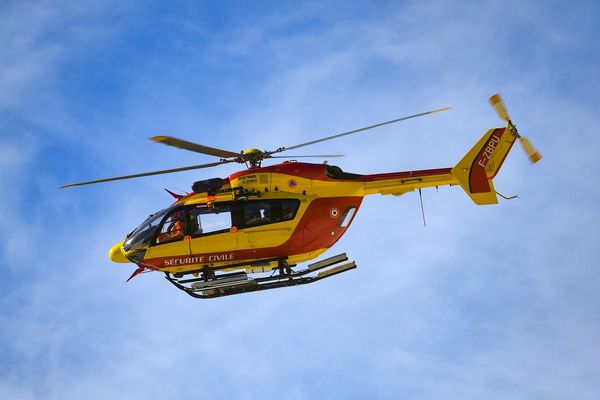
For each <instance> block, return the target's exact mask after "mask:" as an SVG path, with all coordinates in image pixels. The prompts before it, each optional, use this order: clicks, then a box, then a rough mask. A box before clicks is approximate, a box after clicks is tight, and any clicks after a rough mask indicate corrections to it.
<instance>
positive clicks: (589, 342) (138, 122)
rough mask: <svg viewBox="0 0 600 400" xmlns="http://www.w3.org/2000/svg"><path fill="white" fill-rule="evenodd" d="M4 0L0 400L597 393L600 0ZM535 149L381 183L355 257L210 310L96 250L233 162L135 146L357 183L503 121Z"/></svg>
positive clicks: (447, 159) (0, 9)
mask: <svg viewBox="0 0 600 400" xmlns="http://www.w3.org/2000/svg"><path fill="white" fill-rule="evenodd" d="M122 3H123V2H117V1H103V2H95V1H73V2H71V1H51V0H50V1H5V2H2V4H1V5H0V37H2V41H1V46H0V67H1V68H0V181H1V183H2V189H1V190H0V204H1V205H2V209H3V212H2V213H0V228H1V229H2V231H3V232H5V235H4V240H3V241H0V268H1V271H2V280H1V281H0V290H1V293H2V294H1V295H0V310H1V311H0V398H7V399H8V398H10V399H37V398H44V399H71V398H73V399H74V398H90V399H95V398H97V399H106V398H114V399H120V398H123V399H138V398H139V399H143V398H149V397H161V398H166V399H170V398H177V399H187V398H194V399H197V398H213V399H221V398H223V399H224V398H228V399H229V398H242V399H254V398H274V397H277V398H285V399H313V398H348V399H353V398H356V399H362V398H378V399H397V398H407V399H413V398H414V399H423V398H450V399H481V398H487V399H505V398H511V399H564V398H578V399H594V398H597V396H598V393H599V392H600V384H599V382H600V373H599V372H598V368H597V366H598V365H597V364H598V359H600V350H599V349H600V343H599V338H600V318H599V310H600V284H599V283H598V279H597V277H598V273H599V272H600V271H599V269H600V268H599V267H600V262H599V261H600V260H599V257H598V253H597V250H596V247H597V244H598V240H599V238H600V235H599V234H600V232H599V228H598V225H597V222H598V216H599V206H598V204H600V193H599V190H598V184H597V178H594V176H595V175H596V173H595V172H596V171H597V170H598V168H599V167H600V165H599V164H600V163H599V157H598V154H597V151H598V149H599V148H600V140H599V139H598V134H597V132H596V129H597V126H598V122H597V120H598V119H597V112H598V106H599V105H600V104H599V103H598V95H597V94H598V92H599V91H600V82H599V74H598V72H597V70H598V67H597V66H598V64H599V61H600V57H599V51H598V46H597V44H596V41H597V40H596V39H597V37H598V34H599V33H600V26H599V25H598V22H597V16H598V15H599V12H600V9H599V7H598V5H597V4H596V2H593V1H574V2H571V3H569V4H568V5H567V4H566V3H564V2H554V1H552V2H544V1H526V2H521V1H505V2H501V3H499V2H494V1H484V2H478V4H466V3H465V4H456V3H455V2H449V1H428V2H422V1H406V2H401V1H398V2H396V1H386V0H379V1H375V0H374V1H364V2H363V1H355V2H302V3H301V4H298V2H269V1H260V2H252V5H250V2H227V1H222V2H216V1H213V2H211V1H206V2H193V1H178V2H160V1H146V2H142V1H131V2H126V3H127V4H126V5H123V4H122ZM497 91H499V92H501V93H502V94H503V97H504V99H505V101H506V104H507V106H508V108H509V111H510V113H511V116H512V117H513V119H514V120H515V122H516V123H517V124H518V125H519V128H520V131H521V132H522V133H524V134H525V135H527V136H529V137H530V138H531V139H532V140H533V142H534V143H535V144H536V145H537V147H538V148H539V149H540V151H541V153H542V154H543V156H544V159H543V160H542V161H541V162H540V163H539V164H536V165H534V166H531V165H529V163H528V161H527V159H526V157H525V155H524V154H523V153H522V152H521V150H520V149H518V148H517V149H516V150H514V151H513V152H512V153H511V155H510V156H509V159H508V160H507V161H506V163H505V165H504V167H503V170H502V171H501V173H500V175H499V176H498V178H497V179H496V181H495V185H496V189H497V190H498V191H500V192H502V193H504V194H506V195H513V194H518V195H519V197H520V199H519V200H513V201H502V202H501V203H500V204H499V205H498V206H489V207H476V206H475V205H473V204H472V203H471V202H470V200H469V199H468V198H467V196H466V195H465V194H464V193H462V191H461V190H460V189H459V188H455V187H453V188H447V187H444V188H440V189H439V191H438V192H436V191H435V190H426V191H424V204H425V211H426V217H427V222H428V224H427V227H426V228H425V227H423V225H422V222H421V213H420V208H419V200H418V196H417V195H416V194H414V193H411V194H408V195H406V196H403V197H401V198H394V197H382V196H372V197H369V198H367V199H365V202H364V203H363V207H362V208H361V210H360V212H359V213H358V215H357V218H356V219H355V221H354V223H353V225H352V228H351V229H350V230H349V231H348V233H347V234H346V236H345V237H344V238H343V239H342V240H341V241H340V242H339V243H338V244H337V245H336V247H335V248H334V249H332V250H330V251H329V252H328V253H326V254H327V255H334V254H337V253H340V252H347V253H348V254H349V256H350V257H351V258H352V259H354V260H356V262H357V264H358V269H356V270H354V271H352V272H349V273H346V274H343V275H340V276H337V277H336V278H334V279H331V280H328V281H323V282H320V283H317V284H315V285H309V286H307V287H298V288H289V289H282V290H275V291H268V292H263V293H254V294H249V295H243V296H233V297H228V298H223V299H216V300H211V301H198V300H194V299H192V298H190V297H188V296H185V295H184V294H182V293H180V292H178V291H177V290H176V289H175V288H173V287H172V286H171V285H169V284H168V283H167V282H166V281H165V280H164V278H163V277H162V276H161V275H160V274H147V275H143V276H141V277H138V278H136V279H135V280H134V281H132V282H130V283H128V284H125V283H124V281H125V279H126V278H127V277H128V276H129V275H130V274H131V272H132V270H133V267H132V266H126V267H124V266H123V265H117V264H112V263H111V262H110V261H109V260H108V258H107V251H108V249H109V248H110V246H111V245H112V244H113V243H115V242H117V241H119V240H121V238H122V237H123V235H124V234H125V233H126V232H129V231H130V230H131V229H132V228H133V227H135V226H136V225H137V224H139V223H140V222H141V221H142V220H143V219H144V218H145V216H146V215H148V214H149V213H151V212H153V211H156V210H158V209H160V208H163V207H164V206H166V205H168V204H169V203H170V201H171V199H170V197H169V196H168V195H167V194H166V193H165V192H164V191H163V190H162V189H163V188H165V187H166V188H169V189H171V190H188V188H189V186H190V184H191V183H192V182H193V181H195V180H198V179H205V178H210V177H215V176H220V177H224V176H227V175H228V174H230V173H232V172H234V171H235V170H236V169H237V168H238V167H237V166H232V165H226V166H223V167H221V168H219V169H214V170H204V171H196V172H186V173H180V174H174V175H169V176H159V177H149V178H146V179H140V180H136V181H130V182H114V183H110V184H105V185H103V186H100V185H98V186H92V187H82V188H75V189H71V190H58V189H57V187H58V186H59V185H62V184H66V183H71V182H75V181H81V180H86V179H94V178H101V177H106V176H114V175H122V174H129V173H136V172H142V171H147V170H157V169H164V168H174V167H178V166H184V165H191V164H199V163H204V162H210V161H213V160H212V159H210V158H209V157H208V156H206V157H204V156H199V155H196V154H193V153H188V152H184V151H180V150H178V149H174V148H169V147H166V146H161V145H158V144H155V143H153V142H151V141H149V140H148V139H147V138H148V137H150V136H154V135H157V134H169V135H172V136H177V137H181V138H184V139H188V140H192V141H196V142H199V143H203V144H206V145H209V146H215V147H221V148H226V149H231V150H234V151H237V150H240V149H242V148H248V147H258V148H261V149H274V148H276V147H279V146H286V145H287V146H289V145H294V144H297V143H301V142H304V141H308V140H312V139H314V138H317V137H321V136H326V135H330V134H334V133H337V132H339V131H343V130H348V129H353V128H357V127H360V126H364V125H369V124H371V123H374V122H378V121H382V120H386V119H392V118H396V117H399V116H402V115H407V114H412V113H417V112H421V111H425V110H429V109H433V108H438V107H442V106H451V107H453V110H452V111H448V112H445V113H441V114H437V115H434V116H431V117H426V118H421V119H419V120H412V121H407V122H406V123H403V124H399V125H395V126H389V127H384V128H381V129H379V130H378V131H376V132H375V131H371V132H368V133H364V134H363V135H356V136H354V137H348V138H344V139H340V140H338V141H332V142H327V143H323V144H321V145H318V146H316V147H313V148H310V151H309V150H308V148H307V153H315V152H317V153H323V154H330V153H334V154H335V153H343V154H346V155H347V157H345V158H344V159H340V160H336V164H338V165H340V166H341V167H342V168H344V169H345V170H348V171H352V172H358V173H377V172H387V171H401V170H409V169H421V168H436V167H448V166H452V165H454V164H455V163H456V162H457V161H458V160H459V158H460V157H461V156H462V155H463V154H464V152H465V151H466V150H467V149H468V148H469V147H470V146H471V145H472V144H473V143H474V142H475V141H476V140H477V139H478V138H479V137H480V136H481V134H482V133H483V132H484V131H485V130H487V129H488V128H491V127H497V126H500V122H499V120H498V118H497V116H496V114H495V113H494V111H493V110H492V109H491V108H490V107H489V105H488V103H487V98H488V97H489V96H490V95H491V94H493V93H495V92H497Z"/></svg>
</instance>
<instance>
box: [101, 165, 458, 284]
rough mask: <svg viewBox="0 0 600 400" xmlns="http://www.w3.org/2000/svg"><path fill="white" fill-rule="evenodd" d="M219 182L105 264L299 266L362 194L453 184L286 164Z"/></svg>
mask: <svg viewBox="0 0 600 400" xmlns="http://www.w3.org/2000/svg"><path fill="white" fill-rule="evenodd" d="M211 181H214V180H211ZM220 181H221V184H220V185H219V186H220V187H218V188H217V187H215V185H214V184H211V185H209V186H210V187H211V189H212V190H209V191H208V192H201V193H190V194H188V195H186V196H183V197H181V198H179V199H178V200H177V201H176V202H175V203H174V204H173V205H172V206H171V207H169V208H168V209H166V210H163V211H162V212H160V213H158V214H157V215H155V216H154V217H153V218H154V221H153V222H151V223H148V222H145V223H144V224H146V225H147V227H146V228H144V224H142V226H140V227H139V228H138V229H136V231H134V232H133V233H132V234H130V235H129V236H128V237H127V238H126V240H125V241H123V242H121V243H118V244H117V245H115V246H114V247H113V249H111V252H110V257H111V259H112V260H113V261H116V262H134V263H136V264H138V266H140V267H144V268H147V269H154V270H160V271H163V272H169V273H172V274H179V275H181V274H186V273H190V272H191V271H200V270H203V269H205V268H210V269H223V270H235V269H242V268H243V269H245V270H246V272H248V273H252V272H267V271H269V270H271V269H273V268H275V267H276V266H277V260H278V259H281V258H285V259H286V260H287V263H288V264H290V265H293V264H298V263H301V262H304V261H307V260H311V259H314V258H316V257H318V256H319V255H321V254H322V253H323V252H325V251H326V250H327V249H328V248H330V247H331V246H333V245H334V244H335V243H336V242H337V241H338V240H339V239H340V238H341V237H342V235H344V233H345V232H346V230H347V229H348V227H349V226H350V224H351V223H352V220H353V219H354V216H355V215H356V213H357V211H358V210H359V208H360V205H361V202H362V199H363V197H364V196H365V195H368V194H375V193H380V194H394V195H401V194H404V193H406V192H409V191H412V190H415V189H416V188H420V187H425V186H439V185H444V184H445V185H447V184H458V180H457V179H456V178H454V177H453V175H452V174H451V168H442V169H432V170H421V171H407V172H395V173H384V174H374V175H358V174H350V173H346V172H343V171H342V170H341V169H340V168H339V167H336V166H331V165H327V164H309V163H300V162H291V161H287V162H284V163H281V164H277V165H272V166H268V167H262V168H252V169H248V170H244V171H240V172H237V173H234V174H232V175H230V176H229V177H228V178H226V179H223V180H220ZM213 183H214V182H213ZM177 218H180V219H182V220H183V221H185V226H184V227H183V228H181V229H179V230H180V232H178V234H177V235H176V237H169V238H167V240H164V239H162V240H161V237H165V236H164V235H169V232H170V231H172V229H173V226H174V225H173V224H174V222H175V219H177ZM140 234H142V235H143V236H144V237H143V240H138V239H139V238H137V236H138V235H140ZM132 242H136V243H132Z"/></svg>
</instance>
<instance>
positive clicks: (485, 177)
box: [452, 127, 517, 205]
mask: <svg viewBox="0 0 600 400" xmlns="http://www.w3.org/2000/svg"><path fill="white" fill-rule="evenodd" d="M516 138H517V137H516V135H515V134H513V133H512V132H511V131H510V129H509V128H508V127H506V128H497V129H490V130H489V131H487V132H486V133H485V135H483V136H482V137H481V139H479V141H478V142H477V143H476V144H475V146H473V148H471V150H469V152H468V153H467V154H465V156H464V157H463V158H462V159H461V160H460V161H459V162H458V164H456V166H455V167H454V168H452V175H453V176H454V177H455V178H456V179H457V180H458V182H459V183H460V186H461V187H462V188H463V189H464V190H465V192H467V194H468V195H469V197H471V199H472V200H473V201H474V202H475V204H479V205H483V204H496V203H498V197H497V196H496V191H495V190H494V184H493V182H492V179H494V177H495V176H496V174H497V173H498V171H499V170H500V167H501V166H502V163H503V162H504V159H505V158H506V156H507V155H508V152H509V151H510V149H511V148H512V145H513V143H514V142H515V139H516Z"/></svg>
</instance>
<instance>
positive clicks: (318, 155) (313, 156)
mask: <svg viewBox="0 0 600 400" xmlns="http://www.w3.org/2000/svg"><path fill="white" fill-rule="evenodd" d="M333 157H346V155H345V154H315V155H309V156H269V157H268V158H333Z"/></svg>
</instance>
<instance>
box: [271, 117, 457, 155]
mask: <svg viewBox="0 0 600 400" xmlns="http://www.w3.org/2000/svg"><path fill="white" fill-rule="evenodd" d="M449 109H450V107H444V108H440V109H437V110H432V111H426V112H423V113H419V114H414V115H409V116H407V117H402V118H397V119H393V120H391V121H385V122H380V123H378V124H375V125H369V126H365V127H364V128H359V129H353V130H351V131H347V132H342V133H338V134H336V135H331V136H327V137H324V138H321V139H316V140H311V141H310V142H306V143H301V144H297V145H295V146H290V147H281V148H279V149H277V150H275V151H272V152H271V153H280V152H282V151H288V150H292V149H297V148H299V147H304V146H309V145H311V144H315V143H320V142H324V141H326V140H331V139H336V138H339V137H342V136H347V135H352V134H353V133H358V132H362V131H366V130H368V129H373V128H378V127H380V126H384V125H389V124H393V123H396V122H400V121H405V120H407V119H411V118H416V117H420V116H423V115H427V114H433V113H436V112H440V111H445V110H449Z"/></svg>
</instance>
